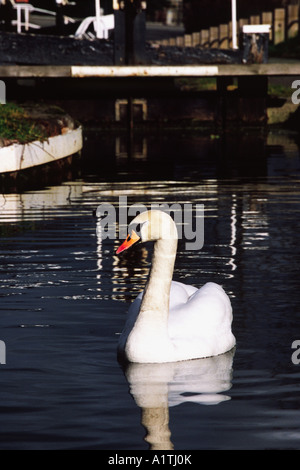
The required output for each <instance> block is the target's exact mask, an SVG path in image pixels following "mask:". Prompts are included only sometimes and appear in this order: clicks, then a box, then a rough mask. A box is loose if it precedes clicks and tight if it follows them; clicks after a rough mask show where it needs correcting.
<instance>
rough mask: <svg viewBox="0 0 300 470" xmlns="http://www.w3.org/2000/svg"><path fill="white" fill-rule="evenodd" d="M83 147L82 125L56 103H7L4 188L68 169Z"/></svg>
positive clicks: (0, 125) (1, 139)
mask: <svg viewBox="0 0 300 470" xmlns="http://www.w3.org/2000/svg"><path fill="white" fill-rule="evenodd" d="M81 149H82V127H81V126H80V124H79V123H78V122H77V121H76V120H75V119H73V118H71V116H70V115H69V114H67V113H66V112H64V111H63V110H62V109H61V108H59V107H57V106H53V105H52V106H50V105H45V104H39V105H35V104H32V103H27V104H26V103H25V104H22V106H18V105H15V104H11V103H10V104H8V105H4V106H3V107H2V108H1V119H0V181H1V185H2V188H7V187H14V186H15V185H17V186H18V187H20V186H23V185H24V184H25V185H27V184H29V185H31V184H33V185H34V184H36V183H37V182H39V183H41V182H42V181H43V175H44V176H46V175H49V174H51V173H56V174H57V170H58V169H59V170H60V172H61V171H62V170H63V169H66V168H67V167H68V166H69V165H70V163H71V162H72V160H73V157H74V156H76V155H77V154H78V153H79V152H80V151H81Z"/></svg>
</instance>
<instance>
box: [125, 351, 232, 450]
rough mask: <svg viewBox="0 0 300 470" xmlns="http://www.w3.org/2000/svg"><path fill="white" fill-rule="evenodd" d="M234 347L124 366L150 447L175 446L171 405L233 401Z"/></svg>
mask: <svg viewBox="0 0 300 470" xmlns="http://www.w3.org/2000/svg"><path fill="white" fill-rule="evenodd" d="M233 356H234V350H231V351H229V352H227V353H226V354H222V355H220V356H215V357H210V358H205V359H194V360H190V361H183V362H170V363H163V364H138V363H130V364H127V365H126V366H125V375H126V378H127V380H128V382H129V386H130V393H131V394H132V396H133V398H134V400H135V402H136V404H137V405H138V406H139V407H140V408H141V410H142V425H143V426H144V427H145V429H146V431H147V436H146V437H145V440H146V441H147V442H148V443H149V444H150V448H151V450H170V449H173V444H172V442H171V432H170V429H169V407H172V406H177V405H180V404H181V403H186V402H192V403H198V404H201V405H217V404H219V403H221V402H223V401H226V400H230V397H229V396H227V395H225V394H224V392H226V391H227V390H229V389H230V388H231V375H232V361H233Z"/></svg>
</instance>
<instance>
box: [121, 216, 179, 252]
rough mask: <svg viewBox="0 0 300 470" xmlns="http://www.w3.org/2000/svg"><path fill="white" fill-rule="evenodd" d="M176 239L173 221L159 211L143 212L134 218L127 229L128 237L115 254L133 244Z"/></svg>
mask: <svg viewBox="0 0 300 470" xmlns="http://www.w3.org/2000/svg"><path fill="white" fill-rule="evenodd" d="M162 239H163V240H176V241H177V239H178V234H177V228H176V224H175V222H174V221H173V219H172V218H171V217H170V216H169V215H168V214H166V213H165V212H162V211H160V210H150V211H145V212H142V213H141V214H139V215H138V216H137V217H135V218H134V219H133V220H132V222H131V223H130V225H129V227H128V236H127V238H126V240H125V241H124V242H123V243H122V245H121V246H119V248H118V249H117V254H119V253H121V252H122V251H124V250H127V249H128V248H130V247H131V246H132V245H134V244H135V243H137V242H139V241H141V242H147V241H156V240H162Z"/></svg>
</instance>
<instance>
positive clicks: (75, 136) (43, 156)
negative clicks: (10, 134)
mask: <svg viewBox="0 0 300 470" xmlns="http://www.w3.org/2000/svg"><path fill="white" fill-rule="evenodd" d="M81 149H82V128H81V127H78V128H77V129H74V130H69V131H68V132H66V133H65V134H61V135H56V136H54V137H49V139H48V140H45V141H44V142H40V141H39V140H36V141H34V142H30V143H29V144H24V145H22V144H12V145H9V146H7V147H2V148H1V149H0V173H8V172H14V171H20V170H25V169H26V168H32V167H34V166H38V165H44V164H45V163H50V162H54V161H57V160H61V159H62V158H65V157H68V156H70V155H73V154H74V153H76V152H79V151H80V150H81Z"/></svg>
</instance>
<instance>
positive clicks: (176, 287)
mask: <svg viewBox="0 0 300 470" xmlns="http://www.w3.org/2000/svg"><path fill="white" fill-rule="evenodd" d="M197 290H198V289H197V288H196V287H194V286H189V285H187V284H183V283H182V282H178V281H172V283H171V290H170V303H169V311H171V310H172V309H174V308H175V307H177V306H179V305H182V304H185V303H186V302H187V301H188V299H189V298H190V296H191V295H193V294H194V293H195V292H197Z"/></svg>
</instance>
